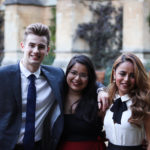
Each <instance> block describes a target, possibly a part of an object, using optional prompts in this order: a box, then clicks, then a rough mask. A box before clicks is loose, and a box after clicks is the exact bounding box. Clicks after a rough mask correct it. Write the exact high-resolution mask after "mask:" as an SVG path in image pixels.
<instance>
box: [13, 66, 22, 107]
mask: <svg viewBox="0 0 150 150" xmlns="http://www.w3.org/2000/svg"><path fill="white" fill-rule="evenodd" d="M10 73H11V75H10V80H11V83H12V90H13V93H14V96H15V99H16V101H17V105H18V106H19V107H18V108H19V109H22V107H21V106H22V97H21V75H20V67H19V64H17V65H14V66H13V67H12V70H10Z"/></svg>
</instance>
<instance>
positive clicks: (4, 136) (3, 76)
mask: <svg viewBox="0 0 150 150" xmlns="http://www.w3.org/2000/svg"><path fill="white" fill-rule="evenodd" d="M41 70H42V75H43V76H45V78H46V80H47V81H48V83H49V84H50V86H51V88H52V91H53V93H54V96H55V103H54V104H53V106H52V108H51V109H50V112H49V113H48V115H47V116H46V119H45V121H44V129H43V136H42V143H43V144H42V145H43V150H55V149H56V146H57V144H58V141H59V138H60V135H61V133H62V130H63V110H62V109H63V108H62V97H63V95H62V94H63V88H64V72H63V71H62V69H58V68H54V67H51V66H44V65H43V66H41ZM21 113H22V95H21V75H20V68H19V64H16V65H10V66H6V67H0V150H13V148H14V147H15V145H16V143H17V140H18V136H19V132H20V128H21V115H22V114H21Z"/></svg>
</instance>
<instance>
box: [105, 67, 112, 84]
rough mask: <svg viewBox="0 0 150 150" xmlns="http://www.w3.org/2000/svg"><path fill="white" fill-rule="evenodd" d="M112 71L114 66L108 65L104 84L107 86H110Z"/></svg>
mask: <svg viewBox="0 0 150 150" xmlns="http://www.w3.org/2000/svg"><path fill="white" fill-rule="evenodd" d="M111 71H112V67H111V66H108V67H107V68H106V69H105V78H104V85H105V86H108V84H109V83H110V76H111Z"/></svg>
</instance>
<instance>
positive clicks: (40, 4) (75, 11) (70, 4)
mask: <svg viewBox="0 0 150 150" xmlns="http://www.w3.org/2000/svg"><path fill="white" fill-rule="evenodd" d="M1 1H2V0H1ZM1 1H0V2H1ZM3 1H4V0H3ZM100 1H101V0H5V24H4V30H5V32H4V37H5V38H4V41H5V42H4V49H5V57H4V60H3V65H6V64H11V63H16V61H18V60H19V59H20V57H21V55H22V53H21V51H20V44H19V43H20V41H21V40H22V35H23V32H24V29H25V27H26V26H27V25H28V24H30V23H34V22H42V23H44V24H47V25H50V18H51V17H52V14H51V11H50V10H51V8H52V7H54V6H56V8H57V12H56V50H55V52H56V59H55V61H54V65H55V66H60V67H62V68H64V67H65V66H66V64H67V63H68V61H69V60H70V58H71V57H72V56H73V55H75V54H78V53H83V54H86V55H89V47H88V45H87V43H85V42H84V41H82V40H80V39H77V38H76V33H75V31H76V28H77V26H78V24H79V23H84V22H85V23H87V22H90V21H91V20H92V18H93V16H92V13H91V12H90V10H89V8H88V7H87V6H88V5H90V4H92V5H96V4H97V3H101V2H100ZM103 1H105V0H103ZM112 1H113V3H114V4H115V5H122V7H123V47H122V50H123V51H125V52H134V53H135V54H137V55H138V56H139V57H140V58H141V59H142V61H143V62H145V60H148V59H150V42H149V41H150V27H149V25H148V22H147V17H148V15H149V14H150V0H112ZM81 2H82V3H81ZM83 2H84V3H83Z"/></svg>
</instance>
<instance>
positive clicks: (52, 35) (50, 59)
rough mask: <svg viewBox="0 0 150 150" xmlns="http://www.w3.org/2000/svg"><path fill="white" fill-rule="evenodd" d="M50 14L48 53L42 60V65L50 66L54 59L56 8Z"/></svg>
mask: <svg viewBox="0 0 150 150" xmlns="http://www.w3.org/2000/svg"><path fill="white" fill-rule="evenodd" d="M51 13H52V16H53V18H52V19H51V20H50V21H51V25H50V27H49V30H50V51H49V53H48V55H47V56H45V58H44V60H43V64H46V65H51V64H52V63H53V61H54V59H55V53H54V50H55V42H56V7H52V8H51Z"/></svg>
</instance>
